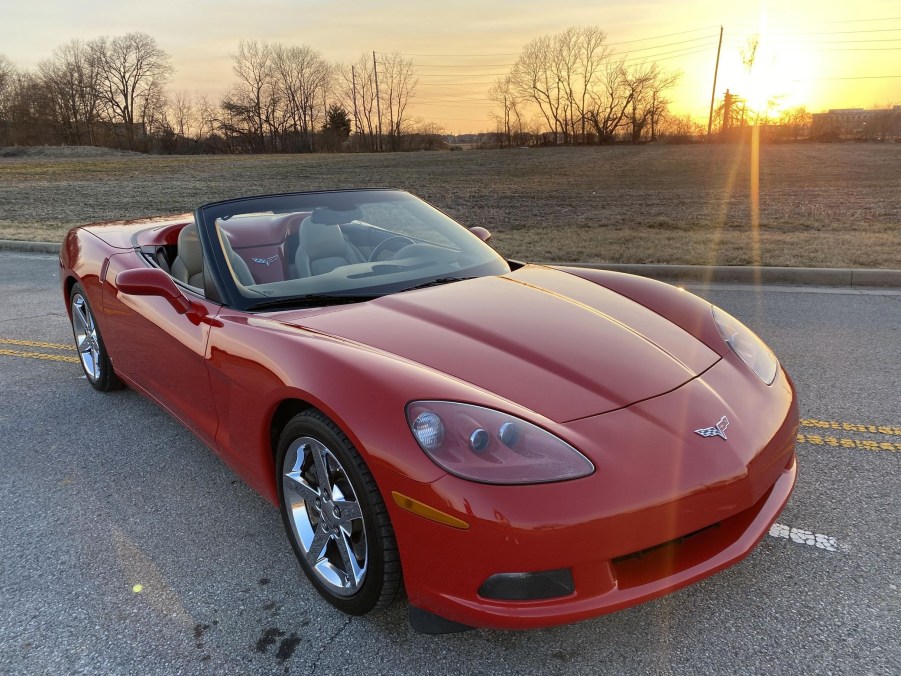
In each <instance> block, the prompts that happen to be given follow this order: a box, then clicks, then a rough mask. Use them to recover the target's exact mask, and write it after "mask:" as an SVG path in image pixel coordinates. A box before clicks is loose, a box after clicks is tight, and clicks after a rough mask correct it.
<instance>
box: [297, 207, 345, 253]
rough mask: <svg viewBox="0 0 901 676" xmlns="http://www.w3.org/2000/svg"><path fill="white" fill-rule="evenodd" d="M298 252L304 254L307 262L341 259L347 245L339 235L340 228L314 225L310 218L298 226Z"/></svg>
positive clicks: (319, 224) (320, 224) (342, 236)
mask: <svg viewBox="0 0 901 676" xmlns="http://www.w3.org/2000/svg"><path fill="white" fill-rule="evenodd" d="M299 250H300V251H302V252H303V253H304V254H306V256H307V257H308V259H309V260H315V259H317V258H330V257H333V256H341V257H343V256H344V255H345V254H346V252H347V243H346V242H345V241H344V235H342V234H341V228H339V227H338V226H337V225H325V224H323V223H316V222H314V221H313V219H312V217H310V218H307V219H304V221H303V223H301V224H300V249H299Z"/></svg>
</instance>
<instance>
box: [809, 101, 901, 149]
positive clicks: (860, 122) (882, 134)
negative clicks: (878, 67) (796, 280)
mask: <svg viewBox="0 0 901 676" xmlns="http://www.w3.org/2000/svg"><path fill="white" fill-rule="evenodd" d="M810 137H811V138H813V139H821V140H830V139H832V140H839V139H845V140H879V141H885V140H894V139H901V106H893V107H892V108H876V109H870V110H867V109H865V108H833V109H832V110H829V111H827V112H825V113H814V114H813V121H812V122H811V128H810Z"/></svg>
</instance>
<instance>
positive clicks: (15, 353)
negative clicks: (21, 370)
mask: <svg viewBox="0 0 901 676" xmlns="http://www.w3.org/2000/svg"><path fill="white" fill-rule="evenodd" d="M0 355H5V356H7V357H22V358H24V359H46V360H47V361H64V362H68V363H70V364H77V363H79V360H78V357H70V356H68V355H65V354H47V353H46V352H23V351H22V350H2V349H0Z"/></svg>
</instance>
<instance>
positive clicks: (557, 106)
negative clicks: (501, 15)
mask: <svg viewBox="0 0 901 676" xmlns="http://www.w3.org/2000/svg"><path fill="white" fill-rule="evenodd" d="M553 54H554V39H553V37H552V36H550V35H545V36H543V37H540V38H537V39H535V40H532V41H531V42H530V43H528V44H527V45H526V46H525V47H523V50H522V54H520V55H519V58H518V59H517V60H516V63H515V64H514V65H513V70H512V71H511V72H510V78H511V81H512V84H513V86H514V87H515V89H516V91H517V93H518V94H519V95H520V96H521V97H522V98H523V99H526V100H528V101H531V102H532V103H534V104H535V105H536V106H537V107H538V110H539V112H540V113H541V115H542V116H543V117H544V120H545V122H546V123H547V125H548V128H549V129H551V131H552V133H553V138H554V143H556V142H557V140H558V134H559V133H560V132H562V131H563V127H564V126H565V125H564V122H563V119H562V112H563V111H562V106H561V104H562V98H563V91H562V88H561V85H560V79H559V77H558V74H557V73H556V71H555V68H554V65H555V64H554V57H553Z"/></svg>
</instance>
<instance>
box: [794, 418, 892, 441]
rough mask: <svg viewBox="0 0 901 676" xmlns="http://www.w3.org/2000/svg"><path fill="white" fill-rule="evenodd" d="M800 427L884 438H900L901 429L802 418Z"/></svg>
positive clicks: (890, 426)
mask: <svg viewBox="0 0 901 676" xmlns="http://www.w3.org/2000/svg"><path fill="white" fill-rule="evenodd" d="M801 427H809V428H815V429H827V430H842V431H844V432H864V433H869V434H885V435H886V436H890V437H901V427H895V426H894V425H860V424H857V423H849V422H836V421H834V420H815V419H814V418H802V419H801Z"/></svg>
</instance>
